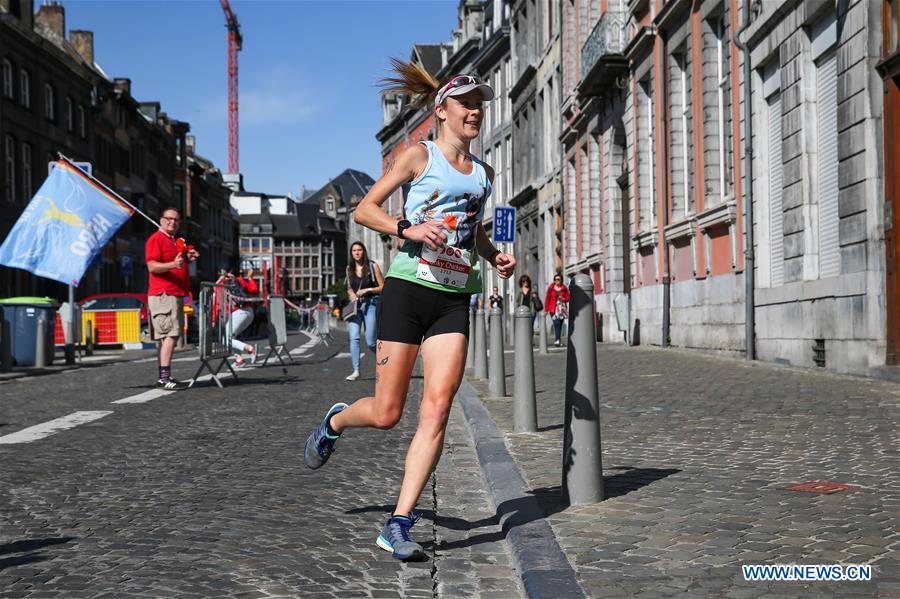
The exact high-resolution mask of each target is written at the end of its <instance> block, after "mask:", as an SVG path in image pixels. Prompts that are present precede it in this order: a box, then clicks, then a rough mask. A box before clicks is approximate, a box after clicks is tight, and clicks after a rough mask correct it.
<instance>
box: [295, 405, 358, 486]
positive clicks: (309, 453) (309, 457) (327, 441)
mask: <svg viewBox="0 0 900 599" xmlns="http://www.w3.org/2000/svg"><path fill="white" fill-rule="evenodd" d="M349 407H350V406H348V405H347V404H345V403H336V404H334V405H333V406H331V408H330V409H329V410H328V413H327V414H325V418H323V419H322V422H320V423H319V426H317V427H316V430H314V431H313V432H312V433H310V435H309V438H308V439H307V440H306V448H305V450H304V452H303V462H304V463H305V464H306V465H307V466H308V467H309V468H311V469H312V470H316V469H317V468H321V467H322V466H323V465H324V464H325V462H327V461H328V458H330V457H331V454H332V453H333V452H334V444H335V442H336V441H337V440H338V439H340V438H341V436H340V434H338V435H337V436H331V435H329V434H328V419H329V418H331V417H332V416H334V415H335V414H337V413H338V412H341V411H343V410H346V409H347V408H349Z"/></svg>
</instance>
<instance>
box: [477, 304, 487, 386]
mask: <svg viewBox="0 0 900 599" xmlns="http://www.w3.org/2000/svg"><path fill="white" fill-rule="evenodd" d="M485 337H486V335H485V331H484V308H478V309H477V310H475V378H476V379H486V378H487V376H488V364H487V345H486V344H485V341H486V339H485Z"/></svg>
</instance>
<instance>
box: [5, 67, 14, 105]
mask: <svg viewBox="0 0 900 599" xmlns="http://www.w3.org/2000/svg"><path fill="white" fill-rule="evenodd" d="M3 96H4V97H5V98H9V99H10V100H11V99H12V97H13V68H12V63H11V62H9V60H8V59H6V58H4V59H3Z"/></svg>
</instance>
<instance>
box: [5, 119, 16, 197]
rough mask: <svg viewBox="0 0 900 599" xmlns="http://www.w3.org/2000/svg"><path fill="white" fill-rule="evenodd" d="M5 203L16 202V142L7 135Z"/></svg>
mask: <svg viewBox="0 0 900 599" xmlns="http://www.w3.org/2000/svg"><path fill="white" fill-rule="evenodd" d="M4 146H6V148H5V149H6V159H5V160H4V164H5V165H6V188H5V195H6V201H7V202H10V203H13V202H15V201H16V142H15V140H14V139H13V138H12V137H10V136H9V135H7V136H6V143H4Z"/></svg>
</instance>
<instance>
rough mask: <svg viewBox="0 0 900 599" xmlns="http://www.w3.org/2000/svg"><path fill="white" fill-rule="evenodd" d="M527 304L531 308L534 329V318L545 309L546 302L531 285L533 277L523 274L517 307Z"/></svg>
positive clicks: (517, 295)
mask: <svg viewBox="0 0 900 599" xmlns="http://www.w3.org/2000/svg"><path fill="white" fill-rule="evenodd" d="M519 306H525V307H526V308H529V309H531V329H532V330H534V320H535V318H537V315H538V312H540V311H541V310H543V309H544V304H543V302H541V299H540V298H539V297H538V293H537V290H535V289H534V288H532V286H531V277H529V276H528V275H522V276H521V277H519V293H517V294H516V307H517V308H518V307H519Z"/></svg>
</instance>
